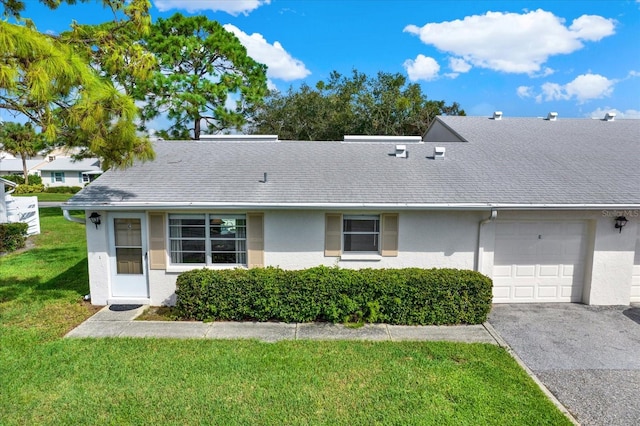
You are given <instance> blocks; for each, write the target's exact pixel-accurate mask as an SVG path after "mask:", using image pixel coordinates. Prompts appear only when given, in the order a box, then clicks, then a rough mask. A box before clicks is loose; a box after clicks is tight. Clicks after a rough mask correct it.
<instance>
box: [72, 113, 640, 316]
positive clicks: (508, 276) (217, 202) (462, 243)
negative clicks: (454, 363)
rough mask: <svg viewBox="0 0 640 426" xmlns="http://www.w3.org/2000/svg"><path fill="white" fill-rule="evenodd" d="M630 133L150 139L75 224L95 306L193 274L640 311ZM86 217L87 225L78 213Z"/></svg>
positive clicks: (520, 125) (567, 123) (442, 129)
mask: <svg viewBox="0 0 640 426" xmlns="http://www.w3.org/2000/svg"><path fill="white" fill-rule="evenodd" d="M639 134H640V120H616V121H613V120H606V119H605V120H590V119H566V120H564V119H558V118H557V117H554V116H551V117H550V118H549V119H543V118H502V116H501V115H495V117H492V118H488V117H437V118H436V120H435V121H434V122H433V123H432V125H431V126H430V128H429V130H428V131H427V133H426V134H425V135H424V137H423V138H422V140H421V139H420V138H415V137H413V138H397V137H396V138H384V137H375V136H374V137H345V141H341V142H300V141H277V138H273V139H272V140H271V141H267V140H265V139H264V137H257V138H256V137H251V136H247V137H244V138H238V136H234V137H220V138H211V139H209V140H207V141H182V142H162V141H159V142H156V143H155V145H154V148H155V151H156V159H155V160H154V161H149V162H144V163H136V164H135V165H133V166H132V167H130V168H128V169H126V170H113V171H108V172H106V173H105V174H104V175H103V176H102V177H101V178H100V179H99V180H98V181H96V182H94V183H93V184H91V185H89V186H88V187H86V188H85V189H84V190H82V191H81V192H79V193H78V194H76V195H75V196H74V197H73V198H71V199H70V200H69V201H68V202H67V203H66V204H65V205H63V209H64V210H65V211H68V210H77V209H80V210H85V212H86V223H87V229H86V232H87V247H88V262H89V277H90V291H91V297H92V303H94V304H98V305H102V304H112V303H150V304H153V305H161V304H173V303H175V283H176V278H177V276H178V275H179V274H180V273H181V272H183V271H187V270H190V269H193V268H202V267H207V268H214V269H216V268H236V267H241V268H252V267H260V266H279V267H282V268H285V269H301V268H308V267H312V266H316V265H330V266H331V265H338V266H340V267H344V268H364V267H372V268H402V267H424V268H432V267H448V268H462V269H474V270H478V271H480V272H482V273H484V274H486V275H487V276H489V277H491V278H492V279H493V281H494V301H495V302H498V303H500V302H509V303H513V302H515V303H519V302H582V303H587V304H594V305H626V304H629V302H630V301H640V273H639V272H640V224H639V222H640V173H638V164H639V163H638V161H639V160H638V159H639V158H640V143H638V135H639ZM91 216H93V220H94V222H99V223H97V224H95V225H94V224H93V223H92V222H90V217H91Z"/></svg>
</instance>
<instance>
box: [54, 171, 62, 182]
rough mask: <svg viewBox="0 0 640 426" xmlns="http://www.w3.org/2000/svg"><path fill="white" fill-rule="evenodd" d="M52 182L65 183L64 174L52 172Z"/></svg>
mask: <svg viewBox="0 0 640 426" xmlns="http://www.w3.org/2000/svg"><path fill="white" fill-rule="evenodd" d="M51 182H63V183H64V172H51Z"/></svg>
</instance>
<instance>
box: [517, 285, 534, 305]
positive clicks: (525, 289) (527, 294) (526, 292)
mask: <svg viewBox="0 0 640 426" xmlns="http://www.w3.org/2000/svg"><path fill="white" fill-rule="evenodd" d="M534 292H535V286H534V285H524V286H518V287H515V288H514V289H513V298H514V300H518V299H519V300H523V301H528V300H530V299H532V298H533V295H534Z"/></svg>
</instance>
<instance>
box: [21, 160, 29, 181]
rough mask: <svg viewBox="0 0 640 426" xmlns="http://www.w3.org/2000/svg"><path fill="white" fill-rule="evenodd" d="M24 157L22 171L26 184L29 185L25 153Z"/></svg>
mask: <svg viewBox="0 0 640 426" xmlns="http://www.w3.org/2000/svg"><path fill="white" fill-rule="evenodd" d="M20 157H21V158H22V173H24V184H25V185H29V170H27V159H26V156H25V155H24V154H21V155H20Z"/></svg>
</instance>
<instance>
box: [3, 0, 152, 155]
mask: <svg viewBox="0 0 640 426" xmlns="http://www.w3.org/2000/svg"><path fill="white" fill-rule="evenodd" d="M0 1H1V2H2V3H1V4H2V5H3V6H4V14H5V15H10V16H13V17H14V18H16V19H18V22H21V23H18V24H12V23H9V22H8V21H0V108H4V109H6V110H9V111H10V112H13V113H14V114H16V115H19V114H22V115H24V116H25V117H27V119H28V120H29V121H31V122H32V123H34V125H36V126H38V127H40V128H41V130H42V134H43V135H44V136H45V137H46V138H47V140H49V141H52V142H53V141H62V142H63V143H64V145H66V146H70V147H81V148H84V149H85V150H86V151H87V153H88V154H90V155H95V156H98V157H101V158H102V160H103V162H102V164H103V166H104V167H105V168H109V167H113V166H126V165H129V164H131V163H132V162H133V161H134V160H135V159H143V160H144V159H149V158H152V157H153V150H152V148H151V144H150V143H149V141H148V140H147V139H146V138H143V137H140V136H138V134H137V132H136V121H135V120H136V116H137V107H136V105H135V103H134V101H133V99H132V98H131V97H130V96H128V95H127V94H126V93H123V92H122V91H121V90H119V88H117V87H116V86H115V85H114V83H113V81H112V78H115V79H116V81H117V80H118V77H119V78H121V79H123V80H126V78H127V77H126V76H129V75H135V76H136V77H137V78H141V77H142V76H143V75H145V72H148V70H150V68H151V67H150V65H149V64H151V63H153V62H152V61H153V58H152V57H151V56H149V55H148V54H144V52H142V51H139V50H137V49H132V48H131V47H129V46H128V44H127V43H125V42H126V41H130V42H134V41H135V40H138V39H139V38H140V37H141V34H142V33H144V31H145V28H148V25H149V22H150V20H149V16H148V9H149V2H148V0H131V1H128V2H127V1H125V0H102V3H103V5H105V7H108V8H110V9H111V10H112V11H113V12H114V16H121V15H122V16H123V17H122V18H117V20H114V22H113V23H111V24H104V27H103V26H96V27H88V26H79V25H77V24H75V26H74V29H73V30H72V31H71V32H69V33H68V34H66V35H63V36H59V37H55V36H50V35H47V34H43V33H40V32H38V31H37V30H36V29H35V27H34V26H33V24H32V23H30V22H29V21H28V20H25V19H24V18H23V17H22V12H23V10H24V2H23V1H18V0H0ZM42 3H44V4H46V5H47V6H50V7H52V8H55V7H57V6H58V5H59V4H60V3H61V1H60V0H43V1H42ZM66 3H69V4H74V3H76V1H75V0H67V1H66ZM107 33H108V34H107ZM136 52H137V53H136ZM118 56H120V57H121V58H125V60H126V58H128V60H126V63H123V62H118V61H117V60H115V59H114V58H116V57H118ZM98 70H104V71H102V72H100V71H98Z"/></svg>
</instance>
